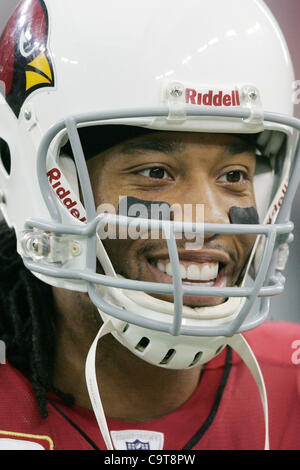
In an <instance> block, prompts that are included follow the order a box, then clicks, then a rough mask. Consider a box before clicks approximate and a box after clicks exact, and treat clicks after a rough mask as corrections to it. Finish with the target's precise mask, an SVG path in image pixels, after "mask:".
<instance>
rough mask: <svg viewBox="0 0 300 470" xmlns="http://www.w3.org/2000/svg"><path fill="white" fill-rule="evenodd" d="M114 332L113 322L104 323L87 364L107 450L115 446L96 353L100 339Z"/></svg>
mask: <svg viewBox="0 0 300 470" xmlns="http://www.w3.org/2000/svg"><path fill="white" fill-rule="evenodd" d="M113 330H115V327H114V326H113V324H112V322H111V320H107V321H106V322H105V323H103V325H102V327H101V328H100V330H99V332H98V334H97V336H96V338H95V339H94V341H93V344H92V346H91V347H90V350H89V353H88V355H87V359H86V363H85V377H86V384H87V388H88V392H89V396H90V400H91V403H92V406H93V410H94V414H95V416H96V419H97V422H98V426H99V429H100V432H101V434H102V437H103V439H104V442H105V445H106V448H107V450H114V446H113V443H112V440H111V437H110V433H109V429H108V426H107V421H106V418H105V413H104V410H103V405H102V401H101V398H100V394H99V388H98V383H97V376H96V351H97V345H98V341H99V339H100V338H102V337H103V336H105V335H107V334H108V333H111V332H112V331H113Z"/></svg>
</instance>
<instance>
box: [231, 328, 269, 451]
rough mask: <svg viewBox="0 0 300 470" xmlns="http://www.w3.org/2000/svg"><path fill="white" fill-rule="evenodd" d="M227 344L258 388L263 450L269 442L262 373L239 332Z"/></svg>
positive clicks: (267, 415)
mask: <svg viewBox="0 0 300 470" xmlns="http://www.w3.org/2000/svg"><path fill="white" fill-rule="evenodd" d="M228 345H229V346H231V347H232V349H234V350H235V351H236V352H237V353H238V355H239V356H240V357H241V359H243V361H244V363H245V364H246V366H247V367H248V369H249V370H250V372H251V374H252V376H253V378H254V380H255V383H256V385H257V387H258V389H259V393H260V399H261V402H262V406H263V411H264V418H265V448H264V450H270V443H269V412H268V398H267V392H266V386H265V382H264V378H263V375H262V373H261V370H260V367H259V364H258V362H257V360H256V358H255V356H254V354H253V351H252V349H251V348H250V346H249V344H248V343H247V341H246V340H245V338H244V336H243V335H241V334H238V335H235V336H233V337H232V338H230V339H229V341H228Z"/></svg>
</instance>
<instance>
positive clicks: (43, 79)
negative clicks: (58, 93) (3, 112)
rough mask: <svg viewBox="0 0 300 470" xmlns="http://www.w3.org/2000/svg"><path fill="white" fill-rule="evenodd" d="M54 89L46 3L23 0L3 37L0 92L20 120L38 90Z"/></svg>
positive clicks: (1, 44) (1, 43) (41, 0)
mask: <svg viewBox="0 0 300 470" xmlns="http://www.w3.org/2000/svg"><path fill="white" fill-rule="evenodd" d="M53 86H54V73H53V66H52V61H51V57H50V53H49V49H48V12H47V9H46V5H45V3H44V1H43V0H23V1H22V2H21V3H20V4H19V6H18V8H17V9H16V11H15V13H14V14H13V15H12V17H11V18H10V20H9V22H8V24H7V26H6V28H5V30H4V32H3V34H2V36H1V38H0V92H1V93H3V95H4V97H5V99H6V101H7V102H8V104H9V105H10V107H11V109H12V110H13V112H14V113H15V114H16V116H17V117H18V116H19V114H20V110H21V107H22V106H23V103H24V101H25V100H26V98H27V97H28V96H29V95H30V94H31V93H32V92H33V91H35V90H37V89H39V88H43V87H53Z"/></svg>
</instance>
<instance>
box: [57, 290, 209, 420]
mask: <svg viewBox="0 0 300 470" xmlns="http://www.w3.org/2000/svg"><path fill="white" fill-rule="evenodd" d="M54 297H55V300H56V305H57V322H56V333H57V344H56V346H57V347H56V361H55V375H54V383H55V386H56V387H57V388H59V389H60V390H62V391H64V392H66V393H71V394H72V395H73V396H74V398H75V402H76V404H77V405H79V406H82V407H84V408H87V409H92V407H91V403H90V399H89V394H88V391H87V387H86V382H85V361H86V357H87V354H88V351H89V348H90V345H91V344H92V342H93V340H94V338H95V336H96V334H97V332H98V330H99V328H100V326H101V323H100V322H99V321H97V320H98V318H99V314H98V312H97V311H96V310H95V309H94V308H93V307H91V305H90V303H89V301H87V299H86V298H85V297H84V295H83V294H77V293H74V292H69V291H62V290H61V289H54ZM75 297H77V301H76V302H74V301H73V299H74V298H75ZM75 305H76V309H77V310H75V309H74V306H75ZM87 307H88V308H87ZM75 312H76V313H75ZM200 372H201V369H200V368H199V367H197V368H194V369H191V370H169V369H163V368H160V367H156V366H153V365H151V364H148V363H146V362H144V361H143V360H141V359H139V358H137V357H136V356H134V355H133V354H132V353H131V352H130V351H128V350H127V349H126V348H124V347H123V346H122V345H121V344H120V343H119V342H117V341H116V340H115V339H114V338H113V336H112V335H111V334H108V335H106V336H105V337H103V338H101V339H100V341H99V343H98V348H97V356H96V373H97V379H98V386H99V391H100V396H101V400H102V403H103V407H104V411H105V414H106V416H107V417H110V418H114V419H119V420H127V421H135V420H137V421H143V420H149V419H154V418H157V417H160V416H163V415H166V414H168V413H170V412H172V411H174V410H175V409H177V408H179V407H180V406H181V405H182V404H183V403H184V402H185V401H187V400H188V399H189V398H190V396H191V395H192V393H193V392H194V390H195V389H196V387H197V385H198V383H199V379H200Z"/></svg>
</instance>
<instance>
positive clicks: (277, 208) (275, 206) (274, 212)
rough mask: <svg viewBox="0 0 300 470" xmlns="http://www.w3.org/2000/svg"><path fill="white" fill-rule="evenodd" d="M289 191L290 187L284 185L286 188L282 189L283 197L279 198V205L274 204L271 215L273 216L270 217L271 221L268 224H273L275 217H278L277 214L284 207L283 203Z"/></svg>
mask: <svg viewBox="0 0 300 470" xmlns="http://www.w3.org/2000/svg"><path fill="white" fill-rule="evenodd" d="M287 190H288V186H287V184H284V186H283V188H282V195H281V197H280V198H279V200H278V202H277V204H274V207H273V210H272V213H271V215H270V217H269V219H268V222H267V223H268V224H271V223H272V221H273V219H274V217H275V216H276V214H277V212H278V211H279V209H280V207H281V206H282V203H283V200H284V196H285V194H286V192H287Z"/></svg>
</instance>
